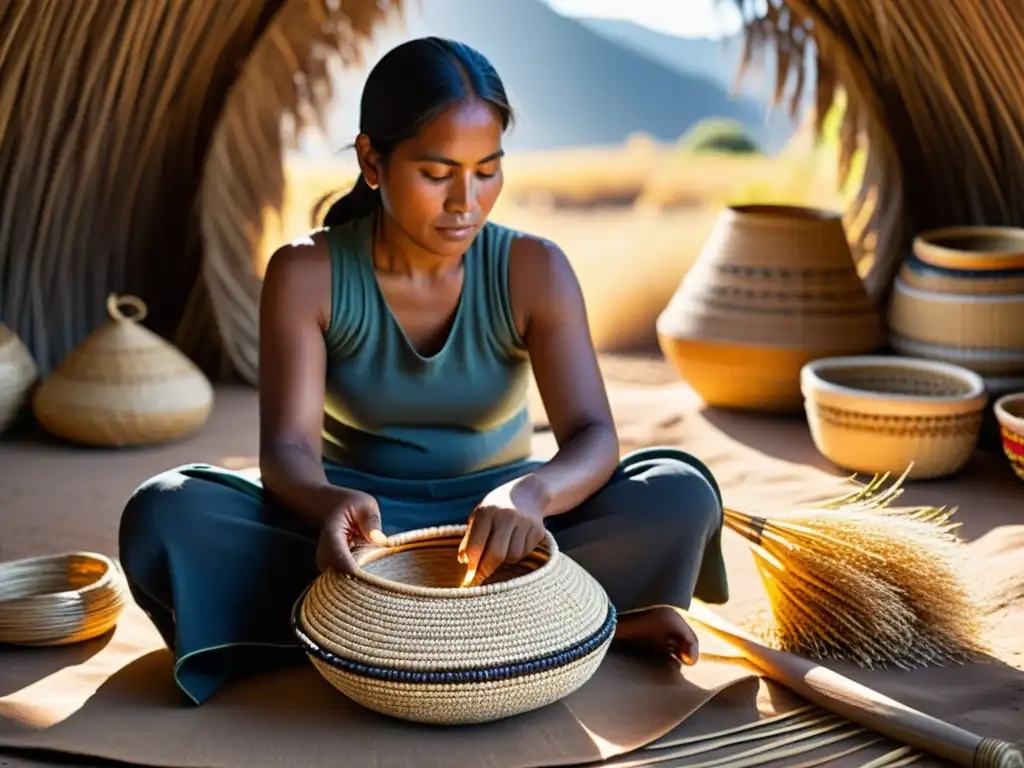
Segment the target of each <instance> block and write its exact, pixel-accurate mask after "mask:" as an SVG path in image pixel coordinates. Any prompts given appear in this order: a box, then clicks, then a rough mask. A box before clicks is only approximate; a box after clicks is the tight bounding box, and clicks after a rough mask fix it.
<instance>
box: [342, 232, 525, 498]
mask: <svg viewBox="0 0 1024 768" xmlns="http://www.w3.org/2000/svg"><path fill="white" fill-rule="evenodd" d="M373 220H374V217H373V216H372V215H371V216H367V217H364V218H361V219H357V220H355V221H351V222H347V223H345V224H343V225H340V226H336V227H331V228H328V229H326V230H324V237H325V239H326V242H327V244H328V247H329V250H330V256H331V273H332V294H331V295H332V299H331V324H330V328H329V329H328V330H327V333H326V334H325V342H326V345H327V377H326V383H325V401H324V429H323V454H324V458H325V459H326V460H327V461H330V462H334V463H336V464H340V465H343V466H346V467H351V468H353V469H357V470H360V471H363V472H367V473H370V474H374V475H378V476H384V477H392V478H406V479H442V478H449V477H458V476H463V475H466V474H470V473H473V472H477V471H481V470H484V469H490V468H493V467H496V466H501V465H504V464H509V463H512V462H515V461H518V460H521V459H525V458H527V457H529V455H530V452H531V438H532V432H533V430H532V425H531V423H530V419H529V414H528V411H527V392H528V385H529V377H530V365H529V358H528V356H527V354H526V349H525V346H524V344H523V340H522V339H521V338H520V336H519V333H518V331H517V329H516V327H515V322H514V319H513V314H512V308H511V302H510V299H509V279H508V268H509V249H510V246H511V244H512V241H513V239H514V238H515V237H516V236H517V235H518V234H519V233H518V232H516V231H514V230H511V229H508V228H506V227H503V226H500V225H498V224H494V223H487V224H486V225H485V226H484V227H483V228H482V229H481V231H480V232H479V233H478V234H477V236H476V238H475V239H474V241H473V243H472V245H471V246H470V248H469V250H468V251H467V252H466V254H465V257H464V267H463V269H464V274H463V288H462V295H461V297H460V300H459V303H458V305H457V308H456V310H455V311H456V314H455V319H454V321H453V323H452V326H451V330H450V332H449V336H448V339H447V341H446V342H445V344H444V347H443V348H442V349H441V350H440V351H439V352H438V353H437V354H435V355H432V356H430V357H424V356H423V355H420V354H419V353H418V352H417V351H416V349H415V348H414V347H413V346H412V344H411V343H410V342H409V340H408V338H407V337H406V335H405V332H404V331H403V329H402V327H401V326H400V325H399V324H398V321H397V319H396V318H395V316H394V315H393V314H392V312H391V308H390V307H389V305H388V304H387V301H386V299H385V298H384V294H383V292H382V291H381V289H380V286H379V284H378V282H377V277H376V275H375V274H374V269H373V252H372V227H373Z"/></svg>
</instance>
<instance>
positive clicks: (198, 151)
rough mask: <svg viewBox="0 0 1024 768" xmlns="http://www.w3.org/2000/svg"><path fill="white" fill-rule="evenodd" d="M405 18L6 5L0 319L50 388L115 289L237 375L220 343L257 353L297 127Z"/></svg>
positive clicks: (156, 2)
mask: <svg viewBox="0 0 1024 768" xmlns="http://www.w3.org/2000/svg"><path fill="white" fill-rule="evenodd" d="M398 6H400V0H380V2H375V1H374V0H239V2H223V3H222V2H205V1H204V0H147V2H134V1H133V0H79V1H78V2H73V3H67V2H64V0H8V2H5V3H3V4H0V37H2V39H3V40H4V45H3V46H0V187H2V188H3V189H4V191H5V194H4V195H3V196H2V198H0V275H2V276H3V279H2V280H0V318H3V322H4V323H6V324H7V325H8V326H10V328H11V329H12V330H13V331H14V332H15V333H16V334H17V335H18V336H19V337H20V338H21V339H22V340H23V341H24V342H25V344H26V346H27V347H28V348H29V350H30V351H31V352H32V354H33V357H34V358H35V359H36V361H37V362H38V364H39V368H40V372H41V373H42V374H43V375H46V374H48V373H49V372H50V371H51V370H52V369H53V367H54V366H55V365H56V364H57V363H58V362H60V360H62V359H63V358H64V357H65V356H66V355H67V354H68V353H69V352H70V351H71V350H72V349H74V348H75V347H77V346H78V344H80V343H81V342H82V340H83V339H84V338H85V337H86V336H87V335H88V334H89V333H90V332H91V331H92V330H93V329H94V328H95V327H96V326H97V325H98V324H99V323H101V322H102V321H103V319H104V318H103V316H102V312H103V300H104V298H105V297H106V296H107V294H109V293H111V292H115V293H130V294H132V295H136V296H139V297H140V298H142V299H143V300H144V301H145V302H146V304H147V306H148V307H149V309H150V315H149V320H150V327H151V328H152V329H153V330H154V331H155V332H157V333H159V334H160V335H161V336H163V337H165V338H168V339H171V340H174V341H176V342H177V343H178V345H179V346H180V347H182V348H183V349H184V351H185V352H186V353H187V354H189V355H190V357H192V358H193V359H196V360H201V361H202V362H203V367H204V369H206V370H207V371H208V372H211V373H223V372H224V368H223V367H221V365H220V363H221V362H222V360H223V357H222V350H221V346H222V344H221V340H220V339H221V335H224V336H225V337H226V344H227V345H228V347H229V353H228V357H229V358H230V360H231V361H233V362H237V363H238V364H239V365H241V366H242V367H243V368H244V367H245V365H246V363H245V360H244V358H245V355H244V354H243V353H239V352H236V351H234V350H235V349H237V348H239V347H243V348H244V347H247V346H251V345H252V344H253V343H254V342H253V340H252V339H251V338H244V339H242V340H241V341H239V340H238V339H237V338H236V337H233V336H231V333H232V328H234V327H235V323H234V322H233V320H232V318H234V317H235V316H237V315H239V314H245V315H249V316H254V314H253V313H254V306H255V299H254V292H255V290H256V285H257V284H256V283H255V282H254V280H252V279H250V278H251V275H252V273H253V271H254V268H253V266H252V260H253V258H254V255H255V254H254V253H253V245H252V244H253V242H254V239H258V237H259V232H260V228H261V224H262V217H263V215H264V210H265V207H271V208H273V207H274V206H275V205H277V204H279V201H280V198H281V195H282V190H283V188H284V181H283V170H282V169H283V163H284V149H285V147H286V143H285V138H286V136H285V126H284V125H283V118H286V117H288V116H291V117H293V118H294V121H295V122H296V123H297V124H298V125H303V124H307V123H308V122H309V121H310V120H311V119H313V117H315V115H316V113H317V111H318V110H320V111H322V110H323V108H324V106H325V105H326V104H327V100H328V99H329V96H330V93H329V91H328V90H326V88H325V85H326V83H327V77H326V69H325V63H324V62H325V61H326V60H327V59H328V58H329V57H330V56H331V55H333V56H336V57H337V56H340V57H341V58H342V60H343V61H344V62H348V61H351V60H352V59H353V57H354V56H355V55H356V53H357V52H358V50H359V49H360V47H361V45H363V44H364V43H365V42H366V41H367V39H368V37H369V34H370V32H371V31H372V30H373V29H374V25H375V24H376V23H378V22H379V21H380V20H382V19H383V18H384V17H385V14H386V13H387V12H388V11H389V9H392V8H394V7H398ZM350 22H351V23H350ZM40 51H47V52H54V51H59V52H60V55H46V54H44V55H40ZM325 52H326V53H325ZM304 107H305V108H304ZM201 224H202V226H200V225H201ZM204 240H205V241H206V242H205V243H204ZM204 250H208V252H209V253H210V254H211V255H212V260H209V261H207V262H206V265H205V266H204V265H203V253H204ZM201 266H202V267H203V270H204V274H201V272H200V270H201ZM204 277H205V279H204ZM211 297H212V298H211ZM215 321H216V322H215ZM218 330H219V331H220V333H218Z"/></svg>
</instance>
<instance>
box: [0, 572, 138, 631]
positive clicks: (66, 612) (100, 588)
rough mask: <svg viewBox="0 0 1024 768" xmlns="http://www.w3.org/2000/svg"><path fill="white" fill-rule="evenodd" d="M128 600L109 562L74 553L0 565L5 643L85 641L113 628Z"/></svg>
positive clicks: (0, 609)
mask: <svg viewBox="0 0 1024 768" xmlns="http://www.w3.org/2000/svg"><path fill="white" fill-rule="evenodd" d="M127 600H128V586H127V583H126V581H125V579H124V576H123V574H122V573H121V571H120V570H119V569H118V567H117V566H116V565H115V564H114V562H113V561H112V560H110V559H109V558H106V557H103V556H102V555H97V554H93V553H91V552H72V553H69V554H63V555H48V556H44V557H33V558H27V559H24V560H13V561H11V562H7V563H0V643H10V644H12V645H29V646H49V645H68V644H70V643H80V642H83V641H85V640H91V639H92V638H94V637H99V636H100V635H102V634H103V633H105V632H107V631H109V630H110V629H112V628H113V627H114V626H115V625H116V624H117V620H118V619H119V618H120V616H121V612H122V611H123V610H124V606H125V604H126V602H127Z"/></svg>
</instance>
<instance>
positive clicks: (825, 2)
mask: <svg viewBox="0 0 1024 768" xmlns="http://www.w3.org/2000/svg"><path fill="white" fill-rule="evenodd" d="M733 2H734V3H735V4H736V5H737V6H738V7H739V8H740V9H741V11H742V12H743V13H744V15H745V17H746V18H747V20H748V30H747V42H748V44H749V45H750V47H751V49H752V52H751V55H750V58H749V60H748V61H745V63H744V64H743V65H742V66H741V69H743V68H749V67H751V66H756V65H757V64H758V63H761V62H763V59H764V56H765V54H766V52H767V51H768V50H776V51H778V50H782V51H785V52H786V56H787V60H788V69H787V70H786V71H787V73H788V78H789V79H800V78H802V77H803V68H804V66H805V65H806V63H807V61H806V57H807V55H813V56H814V57H815V62H816V70H817V98H816V104H817V108H816V112H817V120H818V123H817V126H816V127H817V128H818V129H820V127H821V123H820V120H821V118H822V117H823V116H824V113H825V111H826V110H827V109H828V108H829V107H831V106H832V104H833V101H834V98H835V94H836V90H837V87H841V88H842V89H843V90H845V91H846V93H847V96H848V104H849V105H850V107H851V108H850V109H849V110H848V112H847V114H846V118H845V125H844V127H843V130H842V140H841V147H840V158H839V163H840V170H841V172H842V174H843V175H844V177H845V174H846V173H847V172H848V170H849V168H850V159H851V154H852V152H853V150H854V149H855V148H856V146H857V145H858V143H859V142H855V141H853V137H854V136H861V137H862V140H866V146H867V152H866V160H867V166H866V169H865V174H864V178H863V181H862V184H861V187H860V190H859V193H858V194H857V195H856V198H855V200H854V201H853V203H852V206H851V210H850V211H848V214H849V218H850V219H853V220H859V219H862V218H865V217H866V218H867V220H868V225H867V227H866V228H864V230H863V231H861V232H858V233H856V235H855V237H856V239H857V242H856V243H855V245H856V246H857V248H858V250H859V251H860V252H861V253H862V254H864V257H865V258H868V259H870V261H869V262H868V269H867V270H866V276H865V278H866V283H867V286H868V290H869V292H870V293H871V295H872V296H873V297H874V298H875V299H876V300H879V301H881V300H887V298H888V295H889V289H890V287H891V284H892V280H893V278H894V277H895V276H896V273H897V270H898V269H899V266H900V264H901V263H902V261H903V259H904V257H905V256H906V254H907V253H908V251H909V246H910V242H911V240H912V238H913V237H914V235H915V234H917V233H918V232H920V231H922V230H925V229H930V228H933V227H940V226H947V225H957V224H995V225H1013V226H1020V225H1022V224H1024V185H1022V184H1021V183H1020V181H1019V180H1020V178H1022V177H1024V101H1022V100H1021V99H1020V98H1019V94H1020V83H1021V82H1022V81H1024V58H1022V57H1020V56H1019V55H1018V52H1019V51H1020V50H1021V49H1022V47H1024V14H1022V13H1021V12H1020V10H1021V9H1020V4H1019V3H1018V2H1015V0H962V1H960V2H955V3H911V2H898V1H897V0H768V5H767V11H765V10H764V3H763V1H762V0H759V1H758V2H755V1H754V0H733ZM781 7H785V8H786V9H788V11H789V14H788V15H785V16H784V15H783V14H781V13H779V10H778V9H779V8H781ZM806 37H809V38H811V39H812V40H813V43H814V45H813V46H810V47H808V46H795V45H793V41H794V40H802V39H803V38H806ZM782 90H783V89H781V88H778V89H776V91H777V94H778V93H782ZM790 98H792V96H791V97H790ZM790 107H791V109H792V108H793V105H792V104H790ZM844 180H845V178H844Z"/></svg>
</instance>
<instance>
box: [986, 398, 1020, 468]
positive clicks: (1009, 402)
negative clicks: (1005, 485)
mask: <svg viewBox="0 0 1024 768" xmlns="http://www.w3.org/2000/svg"><path fill="white" fill-rule="evenodd" d="M993 409H994V410H995V414H996V419H997V420H998V421H999V432H1000V435H1001V436H1002V439H1003V453H1005V454H1006V458H1007V459H1008V460H1009V461H1010V467H1011V468H1012V469H1013V471H1014V472H1015V473H1016V474H1017V477H1019V478H1020V479H1021V480H1024V392H1016V393H1014V394H1012V395H1004V396H1003V397H1001V398H999V399H998V400H996V403H995V405H994V406H993Z"/></svg>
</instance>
